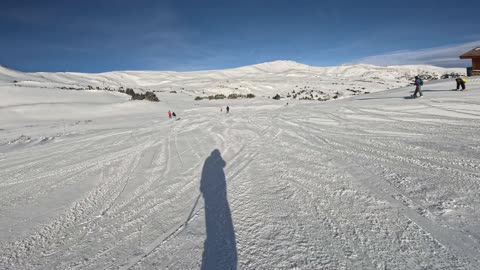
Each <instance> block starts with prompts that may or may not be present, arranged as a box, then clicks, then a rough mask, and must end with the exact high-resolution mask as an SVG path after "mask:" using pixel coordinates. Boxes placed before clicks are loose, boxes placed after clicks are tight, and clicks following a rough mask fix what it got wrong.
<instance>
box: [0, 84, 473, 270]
mask: <svg viewBox="0 0 480 270" xmlns="http://www.w3.org/2000/svg"><path fill="white" fill-rule="evenodd" d="M435 87H437V88H439V89H442V88H445V85H443V84H441V83H439V84H435V85H434V86H431V88H432V89H436V88H435ZM471 89H472V90H470V91H469V92H467V93H459V92H451V91H449V92H446V91H444V92H441V91H438V92H425V97H424V98H423V99H416V100H406V99H404V98H403V97H404V96H406V95H408V94H409V93H408V92H409V91H410V90H411V89H409V88H408V89H398V90H390V91H387V92H384V93H376V94H371V95H368V96H359V97H355V98H350V99H344V100H338V101H335V102H328V103H298V104H295V103H293V104H292V105H290V106H284V105H283V106H282V105H279V104H283V103H281V102H280V103H273V104H272V103H268V104H266V105H269V106H260V107H255V106H248V105H246V106H238V107H235V106H232V111H231V113H229V114H225V113H220V112H218V111H216V108H215V110H212V109H211V108H209V107H208V106H206V107H201V106H200V107H198V108H196V110H186V111H184V113H183V114H182V115H181V120H179V121H173V120H172V121H157V120H155V119H154V118H152V119H146V120H143V121H140V122H137V121H138V120H137V119H135V120H129V118H128V117H126V118H125V120H124V121H125V125H124V126H122V125H121V123H120V124H118V125H116V126H115V127H112V128H108V126H105V127H104V128H103V129H88V127H85V128H86V130H84V132H82V133H78V134H75V135H72V136H68V137H65V138H63V139H62V140H59V141H56V142H49V143H45V144H41V145H28V144H26V145H24V146H23V147H19V148H16V149H13V150H9V151H5V152H3V153H2V155H1V156H0V187H1V188H0V196H1V198H2V204H1V206H0V216H1V217H2V218H1V220H0V269H199V268H200V267H201V265H202V253H203V249H204V241H205V238H206V233H205V223H206V220H205V215H206V213H205V203H204V199H203V198H202V194H201V193H200V189H199V187H200V178H201V175H202V167H203V166H204V163H205V160H206V159H207V157H208V156H209V155H210V153H211V152H212V151H213V150H214V149H218V150H219V151H220V153H221V156H222V158H223V159H224V160H225V162H226V167H225V168H224V171H225V179H226V183H227V195H228V203H229V206H230V209H231V215H232V220H233V226H234V229H235V246H236V253H237V254H236V255H237V257H238V262H237V264H236V265H237V267H233V266H232V265H228V261H227V262H226V264H225V268H224V269H235V268H238V269H478V268H477V267H478V265H480V256H479V254H480V212H479V211H478V207H479V205H480V197H479V195H478V194H479V191H480V181H479V180H480V165H479V164H480V147H479V146H478V145H480V136H479V135H478V130H479V129H480V121H479V120H480V108H479V107H478V105H479V104H480V98H479V97H478V91H479V90H480V89H479V88H474V87H472V88H471ZM268 102H270V101H268ZM129 121H132V122H129ZM132 123H135V124H134V125H132ZM40 128H41V127H31V129H40ZM0 149H1V148H0ZM218 162H220V161H218ZM210 166H217V165H216V164H213V165H210ZM210 188H212V189H215V188H216V187H210ZM218 222H223V221H222V220H219V221H218Z"/></svg>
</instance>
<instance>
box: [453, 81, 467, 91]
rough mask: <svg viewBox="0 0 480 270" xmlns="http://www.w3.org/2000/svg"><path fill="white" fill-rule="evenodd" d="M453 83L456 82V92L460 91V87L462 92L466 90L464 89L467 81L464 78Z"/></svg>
mask: <svg viewBox="0 0 480 270" xmlns="http://www.w3.org/2000/svg"><path fill="white" fill-rule="evenodd" d="M455 81H456V82H457V90H459V89H460V86H461V87H462V91H465V90H467V89H466V88H465V83H466V82H467V79H465V78H456V79H455Z"/></svg>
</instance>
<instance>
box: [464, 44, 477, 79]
mask: <svg viewBox="0 0 480 270" xmlns="http://www.w3.org/2000/svg"><path fill="white" fill-rule="evenodd" d="M460 59H472V68H471V75H470V76H476V75H478V76H480V47H477V48H475V49H473V50H471V51H468V52H466V53H464V54H462V55H460ZM468 73H469V72H468Z"/></svg>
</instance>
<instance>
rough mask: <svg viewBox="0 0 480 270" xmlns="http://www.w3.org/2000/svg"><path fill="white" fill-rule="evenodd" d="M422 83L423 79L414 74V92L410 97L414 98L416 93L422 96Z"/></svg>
mask: <svg viewBox="0 0 480 270" xmlns="http://www.w3.org/2000/svg"><path fill="white" fill-rule="evenodd" d="M422 85H423V80H422V79H420V77H418V76H415V86H416V87H415V92H414V93H413V95H412V97H414V98H416V97H417V93H419V94H420V97H423V94H422Z"/></svg>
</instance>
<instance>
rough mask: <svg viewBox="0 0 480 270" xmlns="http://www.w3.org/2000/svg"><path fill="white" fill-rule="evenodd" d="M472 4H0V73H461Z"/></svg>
mask: <svg viewBox="0 0 480 270" xmlns="http://www.w3.org/2000/svg"><path fill="white" fill-rule="evenodd" d="M479 10H480V1H478V0H477V1H473V0H464V1H461V2H455V1H451V0H449V1H443V0H437V1H434V0H424V1H422V0H417V1H409V0H407V1H387V0H385V1H380V0H373V1H355V0H350V1H346V0H332V1H330V0H325V1H320V0H316V1H308V0H296V1H294V0H290V1H287V0H256V1H251V0H243V1H227V0H224V1H212V0H191V1H186V0H175V1H161V0H157V1H153V0H137V1H126V0H117V1H112V0H102V1H100V0H97V1H90V0H84V1H68V0H65V1H48V0H43V1H23V0H14V1H11V0H2V5H1V9H0V36H1V37H2V39H1V41H0V64H2V65H6V66H9V67H12V68H15V69H19V70H22V71H78V72H102V71H111V70H177V71H187V70H203V69H222V68H230V67H238V66H243V65H249V64H255V63H261V62H267V61H273V60H293V61H297V62H301V63H305V64H309V65H317V66H330V65H340V64H349V63H372V64H381V65H389V64H434V65H439V66H448V67H451V66H465V65H467V64H468V61H459V60H457V57H458V54H459V53H461V52H462V51H466V50H468V49H471V47H475V46H480V30H478V25H476V26H475V24H476V23H478V16H480V15H479Z"/></svg>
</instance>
